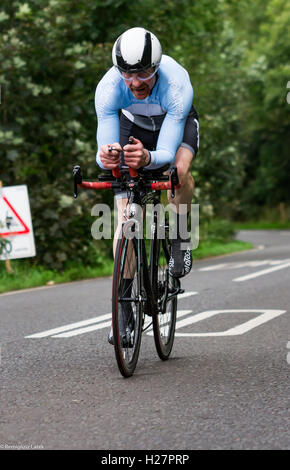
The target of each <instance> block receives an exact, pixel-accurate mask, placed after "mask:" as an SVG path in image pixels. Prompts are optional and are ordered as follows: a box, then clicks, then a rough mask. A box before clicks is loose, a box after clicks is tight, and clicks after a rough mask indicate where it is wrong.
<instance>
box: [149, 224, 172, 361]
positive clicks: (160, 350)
mask: <svg viewBox="0 0 290 470" xmlns="http://www.w3.org/2000/svg"><path fill="white" fill-rule="evenodd" d="M155 223H157V222H156V220H155ZM164 226H165V238H162V239H159V238H158V230H155V234H154V238H153V240H152V243H151V252H150V271H151V282H152V287H153V290H154V293H155V296H156V299H157V305H158V314H157V315H153V318H152V321H153V333H154V342H155V347H156V350H157V354H158V356H159V357H160V359H162V360H163V361H165V360H167V359H168V358H169V356H170V354H171V351H172V347H173V343H174V336H175V325H176V312H177V295H175V296H173V297H172V298H171V299H169V300H168V295H170V294H171V293H172V292H174V291H175V290H176V289H177V288H178V281H177V280H176V279H174V278H173V277H172V276H170V274H169V268H168V262H169V258H170V250H171V243H170V239H169V225H168V220H167V218H165V222H164Z"/></svg>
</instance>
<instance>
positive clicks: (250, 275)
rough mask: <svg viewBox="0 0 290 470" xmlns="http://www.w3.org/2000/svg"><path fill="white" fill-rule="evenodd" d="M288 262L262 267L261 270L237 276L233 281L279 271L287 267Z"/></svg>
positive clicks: (245, 279) (289, 265) (288, 265)
mask: <svg viewBox="0 0 290 470" xmlns="http://www.w3.org/2000/svg"><path fill="white" fill-rule="evenodd" d="M289 267H290V263H285V264H280V265H279V266H274V267H273V268H268V269H263V270H262V271H257V272H255V273H252V274H247V275H246V276H241V277H237V278H236V279H233V281H235V282H243V281H248V280H249V279H254V278H255V277H259V276H264V274H268V273H272V272H274V271H279V270H280V269H285V268H289Z"/></svg>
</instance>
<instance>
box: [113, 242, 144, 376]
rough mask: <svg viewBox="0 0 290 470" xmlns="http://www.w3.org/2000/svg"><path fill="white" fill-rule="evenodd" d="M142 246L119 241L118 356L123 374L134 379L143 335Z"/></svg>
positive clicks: (115, 338) (116, 292)
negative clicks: (139, 248)
mask: <svg viewBox="0 0 290 470" xmlns="http://www.w3.org/2000/svg"><path fill="white" fill-rule="evenodd" d="M139 266H140V260H139V254H138V242H137V240H136V239H132V240H129V239H127V238H126V237H125V236H124V235H123V236H122V238H120V239H119V240H118V244H117V248H116V253H115V263H114V274H113V292H112V328H113V341H114V348H115V356H116V360H117V364H118V367H119V370H120V372H121V374H122V375H123V376H124V377H130V376H131V375H132V374H133V373H134V370H135V368H136V365H137V361H138V357H139V351H140V344H141V334H142V319H143V299H142V295H141V293H142V292H141V276H140V269H139Z"/></svg>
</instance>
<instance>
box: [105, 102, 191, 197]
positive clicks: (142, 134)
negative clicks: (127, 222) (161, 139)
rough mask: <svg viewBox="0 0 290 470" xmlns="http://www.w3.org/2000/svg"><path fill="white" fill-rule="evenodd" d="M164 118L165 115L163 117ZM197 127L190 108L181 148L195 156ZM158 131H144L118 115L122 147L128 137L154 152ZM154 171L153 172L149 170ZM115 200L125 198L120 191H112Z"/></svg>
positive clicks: (126, 142)
mask: <svg viewBox="0 0 290 470" xmlns="http://www.w3.org/2000/svg"><path fill="white" fill-rule="evenodd" d="M164 117H165V115H164ZM198 130H199V126H198V114H197V112H196V109H195V108H194V106H192V107H191V109H190V112H189V114H188V116H187V119H186V122H185V126H184V133H183V139H182V143H181V144H180V146H181V147H185V148H187V149H189V150H190V151H191V152H192V153H193V155H196V154H197V152H198V147H199V132H198ZM159 132H160V129H159V130H157V131H152V130H146V129H144V128H142V127H139V126H137V125H136V124H134V122H132V121H130V119H128V118H127V117H126V116H125V115H124V114H123V113H121V115H120V145H121V147H124V146H125V145H127V144H128V141H129V137H130V136H133V137H135V138H136V139H138V140H140V141H141V142H142V144H143V146H144V148H145V149H147V150H151V151H154V150H156V145H157V140H158V135H159ZM151 171H154V170H151ZM114 193H115V196H116V197H117V198H123V197H127V194H125V193H124V192H123V191H121V190H118V189H116V190H114Z"/></svg>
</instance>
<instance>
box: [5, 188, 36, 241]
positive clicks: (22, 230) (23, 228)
mask: <svg viewBox="0 0 290 470" xmlns="http://www.w3.org/2000/svg"><path fill="white" fill-rule="evenodd" d="M0 200H1V199H0ZM3 201H4V202H5V204H6V205H7V206H8V207H9V209H10V210H11V212H13V214H14V215H15V217H16V219H17V220H18V222H20V225H21V228H20V230H17V231H15V232H0V237H7V236H11V235H23V234H25V233H29V232H30V230H29V228H28V227H27V225H26V223H25V222H24V221H23V220H22V219H21V217H20V215H19V214H18V213H17V212H16V210H15V209H14V207H13V206H12V205H11V204H10V202H9V201H8V199H7V198H6V197H5V196H3Z"/></svg>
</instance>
